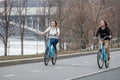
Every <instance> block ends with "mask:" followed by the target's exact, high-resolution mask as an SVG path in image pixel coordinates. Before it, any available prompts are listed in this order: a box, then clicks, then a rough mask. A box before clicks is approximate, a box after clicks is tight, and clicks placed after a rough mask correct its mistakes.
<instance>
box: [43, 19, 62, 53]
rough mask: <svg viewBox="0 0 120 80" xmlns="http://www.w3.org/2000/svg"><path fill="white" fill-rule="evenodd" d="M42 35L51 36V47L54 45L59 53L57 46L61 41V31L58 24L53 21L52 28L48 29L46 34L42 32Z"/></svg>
mask: <svg viewBox="0 0 120 80" xmlns="http://www.w3.org/2000/svg"><path fill="white" fill-rule="evenodd" d="M41 33H42V34H46V33H48V34H49V39H50V43H51V45H53V47H54V49H55V51H57V49H56V45H57V43H58V41H59V36H60V29H59V28H58V27H57V22H56V21H55V20H53V21H52V22H51V26H50V27H48V28H47V29H46V30H45V31H44V32H41Z"/></svg>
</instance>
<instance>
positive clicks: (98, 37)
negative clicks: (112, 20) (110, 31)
mask: <svg viewBox="0 0 120 80" xmlns="http://www.w3.org/2000/svg"><path fill="white" fill-rule="evenodd" d="M105 38H111V37H110V36H105V37H104V38H103V39H101V38H100V37H94V39H99V40H104V39H105Z"/></svg>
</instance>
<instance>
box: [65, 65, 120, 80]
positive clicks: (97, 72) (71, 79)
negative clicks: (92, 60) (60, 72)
mask: <svg viewBox="0 0 120 80" xmlns="http://www.w3.org/2000/svg"><path fill="white" fill-rule="evenodd" d="M117 68H120V66H117V67H113V68H110V69H105V70H100V71H96V72H92V73H88V74H85V75H82V76H77V77H72V78H69V79H65V80H75V79H78V78H84V77H87V76H91V75H95V74H99V73H102V72H106V71H110V70H114V69H117Z"/></svg>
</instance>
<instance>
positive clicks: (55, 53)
mask: <svg viewBox="0 0 120 80" xmlns="http://www.w3.org/2000/svg"><path fill="white" fill-rule="evenodd" d="M51 60H52V64H53V65H55V64H56V61H57V52H54V55H53V57H51Z"/></svg>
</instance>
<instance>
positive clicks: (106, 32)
mask: <svg viewBox="0 0 120 80" xmlns="http://www.w3.org/2000/svg"><path fill="white" fill-rule="evenodd" d="M98 35H100V38H101V39H103V38H104V37H106V36H108V37H106V38H105V39H104V41H103V42H104V46H105V50H106V53H107V56H108V61H109V60H110V51H109V43H110V38H111V37H112V32H111V31H110V29H109V28H108V25H107V22H106V21H103V20H102V21H101V22H100V27H99V29H98V30H97V32H96V37H98ZM99 48H100V43H99Z"/></svg>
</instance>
